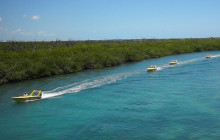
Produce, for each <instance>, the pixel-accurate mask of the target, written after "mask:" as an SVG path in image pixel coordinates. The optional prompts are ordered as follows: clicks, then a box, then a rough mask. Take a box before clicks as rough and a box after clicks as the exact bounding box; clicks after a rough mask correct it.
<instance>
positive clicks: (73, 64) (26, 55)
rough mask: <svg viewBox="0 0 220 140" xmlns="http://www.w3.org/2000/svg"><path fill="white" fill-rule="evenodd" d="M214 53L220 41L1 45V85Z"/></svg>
mask: <svg viewBox="0 0 220 140" xmlns="http://www.w3.org/2000/svg"><path fill="white" fill-rule="evenodd" d="M211 50H220V39H219V38H204V39H168V40H165V39H164V40H156V39H155V40H154V39H150V40H147V39H143V40H110V41H51V42H43V41H42V42H16V41H8V42H0V84H3V83H6V82H16V81H23V80H27V79H33V78H39V77H45V76H51V75H58V74H65V73H74V72H78V71H82V70H84V69H99V68H103V67H110V66H116V65H120V64H122V63H126V62H134V61H141V60H144V59H149V58H157V57H163V56H167V55H174V54H182V53H192V52H201V51H211Z"/></svg>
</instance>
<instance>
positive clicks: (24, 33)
mask: <svg viewBox="0 0 220 140" xmlns="http://www.w3.org/2000/svg"><path fill="white" fill-rule="evenodd" d="M11 34H20V35H24V36H32V35H34V34H33V33H32V32H27V31H23V30H22V29H21V28H18V29H16V30H14V31H11Z"/></svg>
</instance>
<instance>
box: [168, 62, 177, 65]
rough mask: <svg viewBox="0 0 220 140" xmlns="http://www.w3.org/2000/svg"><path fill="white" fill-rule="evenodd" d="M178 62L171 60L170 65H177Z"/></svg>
mask: <svg viewBox="0 0 220 140" xmlns="http://www.w3.org/2000/svg"><path fill="white" fill-rule="evenodd" d="M175 64H177V63H176V62H170V63H169V65H175Z"/></svg>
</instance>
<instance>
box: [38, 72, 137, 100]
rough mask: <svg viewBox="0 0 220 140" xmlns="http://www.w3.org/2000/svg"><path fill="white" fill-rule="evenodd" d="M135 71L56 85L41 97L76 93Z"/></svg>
mask: <svg viewBox="0 0 220 140" xmlns="http://www.w3.org/2000/svg"><path fill="white" fill-rule="evenodd" d="M137 73H139V72H127V73H119V74H115V75H110V76H102V77H98V78H94V79H87V80H84V81H82V82H77V83H73V84H70V85H67V86H62V87H58V88H55V89H54V90H51V91H44V92H43V94H42V97H41V98H42V99H45V98H51V97H55V96H60V95H63V94H67V93H77V92H79V91H82V90H86V89H91V88H96V87H100V86H102V85H106V84H111V83H115V82H116V81H119V80H123V79H126V78H128V77H131V76H132V75H135V74H137Z"/></svg>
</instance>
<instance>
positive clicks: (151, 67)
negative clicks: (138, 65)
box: [146, 65, 157, 71]
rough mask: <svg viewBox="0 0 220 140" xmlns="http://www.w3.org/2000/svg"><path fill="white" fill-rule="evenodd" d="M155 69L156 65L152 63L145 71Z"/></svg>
mask: <svg viewBox="0 0 220 140" xmlns="http://www.w3.org/2000/svg"><path fill="white" fill-rule="evenodd" d="M155 70H157V66H155V65H152V66H150V67H149V68H147V69H146V71H155Z"/></svg>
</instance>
